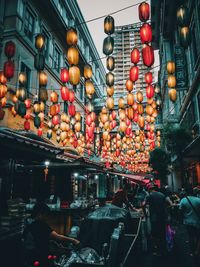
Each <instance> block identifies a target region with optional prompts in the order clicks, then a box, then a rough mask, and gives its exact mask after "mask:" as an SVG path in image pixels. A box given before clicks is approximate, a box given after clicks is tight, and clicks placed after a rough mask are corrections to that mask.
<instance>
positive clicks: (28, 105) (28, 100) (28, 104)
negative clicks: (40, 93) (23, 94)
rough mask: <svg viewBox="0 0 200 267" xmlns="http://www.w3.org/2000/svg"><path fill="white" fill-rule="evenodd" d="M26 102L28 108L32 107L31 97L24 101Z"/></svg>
mask: <svg viewBox="0 0 200 267" xmlns="http://www.w3.org/2000/svg"><path fill="white" fill-rule="evenodd" d="M24 103H25V105H26V108H30V107H31V100H30V99H28V98H27V99H26V100H25V101H24Z"/></svg>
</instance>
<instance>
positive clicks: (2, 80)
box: [0, 71, 7, 84]
mask: <svg viewBox="0 0 200 267" xmlns="http://www.w3.org/2000/svg"><path fill="white" fill-rule="evenodd" d="M0 83H1V84H6V83H7V78H6V77H5V75H4V72H3V71H0Z"/></svg>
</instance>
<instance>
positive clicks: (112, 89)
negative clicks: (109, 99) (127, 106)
mask: <svg viewBox="0 0 200 267" xmlns="http://www.w3.org/2000/svg"><path fill="white" fill-rule="evenodd" d="M106 92H107V95H108V96H112V95H113V94H114V87H113V86H112V87H109V86H108V87H107V88H106Z"/></svg>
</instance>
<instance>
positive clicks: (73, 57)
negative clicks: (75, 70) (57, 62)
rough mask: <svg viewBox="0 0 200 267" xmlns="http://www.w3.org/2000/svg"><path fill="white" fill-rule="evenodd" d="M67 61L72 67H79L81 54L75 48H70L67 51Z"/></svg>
mask: <svg viewBox="0 0 200 267" xmlns="http://www.w3.org/2000/svg"><path fill="white" fill-rule="evenodd" d="M67 60H68V63H69V64H70V65H78V62H79V52H78V49H77V48H76V47H74V46H72V47H69V48H68V50H67Z"/></svg>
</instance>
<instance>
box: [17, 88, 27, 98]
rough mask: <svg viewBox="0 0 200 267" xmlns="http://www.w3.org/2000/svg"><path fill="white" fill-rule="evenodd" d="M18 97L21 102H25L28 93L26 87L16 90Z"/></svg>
mask: <svg viewBox="0 0 200 267" xmlns="http://www.w3.org/2000/svg"><path fill="white" fill-rule="evenodd" d="M16 97H17V98H18V99H19V100H20V101H24V100H25V99H26V98H27V92H26V90H25V88H24V87H22V88H18V89H17V90H16Z"/></svg>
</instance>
